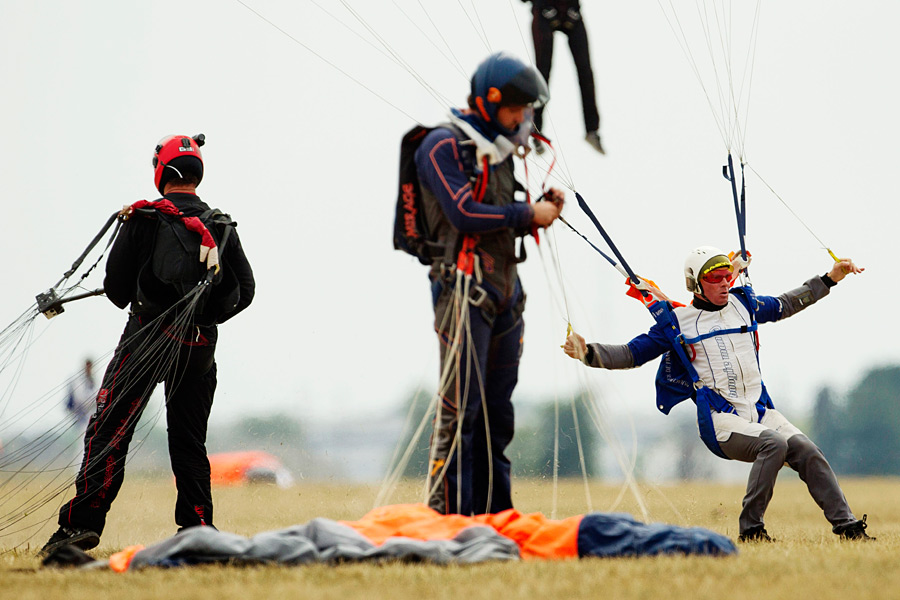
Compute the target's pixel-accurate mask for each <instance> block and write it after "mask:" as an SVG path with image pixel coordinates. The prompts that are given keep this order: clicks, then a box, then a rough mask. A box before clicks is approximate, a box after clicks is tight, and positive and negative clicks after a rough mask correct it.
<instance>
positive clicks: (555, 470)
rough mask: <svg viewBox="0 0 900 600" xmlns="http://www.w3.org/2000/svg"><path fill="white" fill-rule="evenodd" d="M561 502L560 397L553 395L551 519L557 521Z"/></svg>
mask: <svg viewBox="0 0 900 600" xmlns="http://www.w3.org/2000/svg"><path fill="white" fill-rule="evenodd" d="M558 502H559V397H558V396H557V395H556V394H554V395H553V502H552V504H551V507H550V518H551V519H555V518H556V516H557V508H558Z"/></svg>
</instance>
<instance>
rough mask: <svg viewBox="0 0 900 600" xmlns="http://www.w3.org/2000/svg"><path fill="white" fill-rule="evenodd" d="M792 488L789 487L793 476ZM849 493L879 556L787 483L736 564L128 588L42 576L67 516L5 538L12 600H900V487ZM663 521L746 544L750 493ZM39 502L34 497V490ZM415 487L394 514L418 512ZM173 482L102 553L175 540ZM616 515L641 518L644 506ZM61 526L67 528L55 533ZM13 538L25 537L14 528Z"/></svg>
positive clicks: (491, 570) (253, 528)
mask: <svg viewBox="0 0 900 600" xmlns="http://www.w3.org/2000/svg"><path fill="white" fill-rule="evenodd" d="M785 475H787V474H785ZM842 483H843V485H844V490H845V492H846V494H847V497H848V498H849V499H850V502H851V506H852V507H853V509H854V511H855V512H856V513H857V516H861V515H862V513H863V512H867V513H868V514H869V523H870V528H869V532H870V533H871V534H873V535H876V536H877V537H878V540H877V541H876V542H871V543H850V542H841V541H839V540H837V538H836V537H835V536H834V535H832V534H831V532H830V528H829V526H828V524H827V522H826V521H825V519H824V518H823V517H822V515H821V512H820V511H819V509H818V508H817V507H816V505H815V504H814V502H813V501H812V499H810V498H809V496H808V494H807V492H806V489H805V486H804V485H803V484H802V483H801V482H800V481H798V480H797V479H796V478H792V477H790V476H782V480H781V481H780V482H779V484H778V486H777V487H776V490H775V498H774V500H773V502H772V505H771V506H770V509H769V512H768V514H767V519H766V527H767V528H768V530H769V532H770V534H772V535H774V536H775V537H776V538H777V543H774V544H766V545H750V546H747V545H741V546H740V548H739V549H740V553H739V554H738V555H737V556H736V557H730V558H725V559H721V558H720V559H710V558H685V557H677V556H676V557H658V558H637V559H591V560H581V561H576V560H572V561H562V562H537V561H528V562H517V563H504V564H485V565H477V566H470V567H436V566H428V565H407V564H386V565H343V566H337V567H331V566H321V565H319V566H311V567H293V568H286V567H255V568H238V567H202V568H185V569H173V570H155V569H153V570H145V571H141V572H134V573H127V574H116V573H112V572H79V571H73V570H51V569H42V568H41V567H40V562H39V561H38V560H37V558H35V556H34V552H35V549H36V548H39V547H40V546H41V545H42V544H43V542H44V541H45V540H46V539H47V537H49V535H50V534H51V533H52V531H53V529H55V522H49V519H48V518H49V517H50V515H52V514H53V513H54V512H55V511H54V507H52V506H48V507H46V509H45V513H44V514H36V515H33V518H34V519H35V521H34V522H35V523H41V522H42V521H48V522H46V523H45V524H43V526H42V527H41V528H40V529H36V528H30V529H28V530H25V531H20V532H18V533H14V534H10V533H9V530H5V531H4V532H3V533H5V534H6V535H4V536H3V537H0V552H2V554H0V598H16V599H20V600H26V599H31V598H34V599H38V598H41V599H43V598H66V599H67V600H78V599H80V598H91V599H92V600H96V598H98V597H103V598H107V597H113V598H115V597H126V598H166V597H170V598H216V599H217V600H224V599H227V598H241V599H242V600H253V599H263V598H277V597H299V598H310V599H317V598H351V597H353V598H355V597H360V598H394V599H396V598H401V599H402V598H460V597H463V598H467V599H470V598H525V597H530V598H540V597H549V598H588V597H602V598H615V599H631V598H648V599H649V598H653V599H658V598H660V597H664V598H667V599H676V598H692V599H694V598H697V599H703V598H710V599H712V598H716V599H720V598H728V599H729V600H731V599H734V600H740V599H744V598H747V599H749V598H755V599H759V598H765V599H766V600H779V599H788V598H790V599H791V600H797V599H798V598H841V599H843V600H847V599H854V600H856V599H863V598H900V503H898V501H897V499H898V498H900V481H898V480H881V479H860V480H852V479H846V480H844V481H843V482H842ZM590 491H591V497H592V504H593V509H594V510H595V511H606V510H609V509H610V508H611V507H612V506H613V503H614V502H615V499H616V498H617V497H618V495H619V492H620V488H619V487H618V486H614V485H606V484H601V483H597V484H595V485H593V486H592V487H591V490H590ZM514 492H515V502H516V505H517V507H518V508H519V509H521V510H523V511H542V512H544V513H547V514H549V513H550V511H551V509H552V506H553V490H552V486H551V485H550V483H548V482H545V481H516V482H515V484H514ZM642 492H643V494H644V496H645V501H646V503H647V506H648V508H649V510H650V514H651V520H653V521H663V522H668V523H674V524H678V525H685V526H703V527H707V528H709V529H713V530H715V531H718V532H720V533H724V534H726V535H728V536H731V537H732V538H734V537H735V536H736V534H737V532H736V527H737V515H738V512H739V511H740V500H741V496H742V492H743V489H742V486H734V485H715V484H702V483H691V484H679V485H673V486H667V487H661V488H657V487H651V486H642ZM21 493H22V494H28V493H29V490H23V491H22V492H21ZM376 493H377V488H375V487H371V486H360V485H346V484H337V483H335V484H330V485H329V484H303V483H301V484H300V485H297V486H295V487H293V488H290V489H286V490H282V489H277V488H274V487H265V486H255V487H244V488H219V489H216V490H215V491H214V496H215V501H216V524H217V525H218V527H219V528H220V529H222V530H225V531H231V532H234V533H239V534H242V535H252V534H255V533H258V532H260V531H265V530H269V529H280V528H282V527H285V526H288V525H291V524H295V523H303V522H306V521H308V520H309V519H311V518H313V517H318V516H322V517H329V518H333V519H355V518H358V517H360V516H362V515H363V514H364V513H365V512H366V511H367V510H368V509H370V508H371V507H372V503H373V499H374V497H375V494H376ZM418 493H419V488H418V487H415V486H412V485H408V486H406V487H403V488H401V489H400V490H399V491H398V492H397V493H396V494H395V496H394V498H392V501H393V502H410V501H416V500H417V494H418ZM174 496H175V492H174V486H173V485H172V482H171V480H170V479H168V478H165V479H154V480H148V479H140V478H134V477H132V478H129V480H127V481H126V484H125V486H124V487H123V489H122V493H121V494H120V496H119V499H118V500H117V501H116V503H115V505H114V506H113V509H112V511H111V513H110V516H109V522H108V526H107V530H106V531H105V532H104V535H103V540H102V542H101V545H100V547H99V548H97V549H96V550H94V551H92V554H93V555H94V556H95V557H105V556H108V555H109V554H111V553H112V552H115V551H117V550H119V549H121V548H122V547H124V546H127V545H131V544H138V543H140V544H151V543H153V542H156V541H159V540H161V539H163V538H166V537H169V536H171V535H172V534H173V533H174V530H175V526H174V522H173V520H172V519H173V517H172V512H173V508H174V499H175V498H174ZM557 509H558V516H559V517H564V516H569V515H573V514H579V513H583V512H586V510H587V508H586V499H585V491H584V487H583V484H582V483H581V482H565V483H561V484H560V489H559V495H558V507H557ZM615 510H616V511H624V512H631V513H633V514H635V515H639V514H640V513H639V510H638V508H637V505H636V504H635V502H634V500H633V499H632V498H631V496H630V494H629V495H626V496H625V498H624V499H623V500H622V502H621V504H620V505H618V506H616V507H615ZM54 521H55V520H54ZM10 529H12V528H10Z"/></svg>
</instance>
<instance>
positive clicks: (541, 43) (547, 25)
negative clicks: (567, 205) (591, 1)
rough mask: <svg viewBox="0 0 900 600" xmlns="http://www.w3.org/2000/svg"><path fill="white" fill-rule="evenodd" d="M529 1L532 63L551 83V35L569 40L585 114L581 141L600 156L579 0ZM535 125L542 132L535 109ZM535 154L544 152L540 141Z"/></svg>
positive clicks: (591, 74) (597, 119)
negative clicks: (532, 46)
mask: <svg viewBox="0 0 900 600" xmlns="http://www.w3.org/2000/svg"><path fill="white" fill-rule="evenodd" d="M522 2H531V5H532V6H531V11H532V15H533V18H532V21H531V36H532V39H533V40H534V61H535V63H536V64H537V68H538V70H539V71H540V72H541V75H543V76H544V79H545V80H547V81H550V67H551V65H552V63H553V34H554V33H555V32H557V31H561V32H562V33H564V34H566V38H567V39H568V40H569V50H571V52H572V60H574V61H575V70H576V72H577V73H578V87H579V88H581V107H582V109H583V111H584V129H585V131H586V133H585V136H584V139H585V140H586V141H587V142H588V143H589V144H590V145H591V147H593V148H594V150H596V151H597V152H599V153H600V154H606V150H604V148H603V144H602V143H601V141H600V132H599V130H600V113H599V112H598V110H597V98H596V92H595V90H594V71H593V69H591V54H590V51H589V50H588V36H587V30H586V29H585V27H584V19H582V17H581V6H580V4H579V1H578V0H522ZM534 125H535V128H536V129H537V131H538V132H541V133H543V132H542V130H541V127H542V126H543V110H542V109H541V108H537V109H536V110H535V115H534ZM534 144H535V150H537V152H538V154H540V153H542V152H543V151H544V146H543V144H542V143H541V142H540V140H535V141H534Z"/></svg>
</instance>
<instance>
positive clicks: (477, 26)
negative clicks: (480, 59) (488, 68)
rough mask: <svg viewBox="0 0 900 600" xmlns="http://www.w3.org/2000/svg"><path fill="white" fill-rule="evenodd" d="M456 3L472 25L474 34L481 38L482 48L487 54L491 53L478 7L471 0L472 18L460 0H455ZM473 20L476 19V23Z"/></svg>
mask: <svg viewBox="0 0 900 600" xmlns="http://www.w3.org/2000/svg"><path fill="white" fill-rule="evenodd" d="M456 3H457V4H459V8H460V9H462V11H463V14H464V15H466V18H467V19H468V20H469V25H471V26H472V29H473V30H474V31H475V34H476V35H477V36H478V37H479V38H480V39H481V43H482V44H484V49H485V50H487V51H488V54H491V53H492V50H491V42H490V40H489V39H488V36H487V32H485V30H484V24H483V23H482V22H481V16H480V15H479V14H478V9H477V8H476V7H475V2H474V0H472V10H473V11H474V12H475V19H474V20H473V19H472V15H470V14H469V11H468V10H467V9H466V7H465V6H463V3H462V0H456ZM475 21H478V23H477V24H476V23H475Z"/></svg>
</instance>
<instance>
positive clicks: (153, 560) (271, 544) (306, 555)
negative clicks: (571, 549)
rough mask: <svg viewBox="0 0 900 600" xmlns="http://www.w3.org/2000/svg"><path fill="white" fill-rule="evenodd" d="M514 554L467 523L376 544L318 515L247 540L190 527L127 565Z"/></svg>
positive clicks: (460, 559) (507, 544) (445, 560)
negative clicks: (427, 536)
mask: <svg viewBox="0 0 900 600" xmlns="http://www.w3.org/2000/svg"><path fill="white" fill-rule="evenodd" d="M518 558H519V549H518V547H517V546H516V544H515V542H513V541H512V540H510V539H509V538H506V537H503V536H502V535H500V534H499V533H497V532H496V531H495V530H493V529H491V528H490V527H469V528H467V529H464V530H463V531H461V532H460V533H459V534H458V535H457V536H456V537H454V538H453V539H449V540H427V541H425V540H415V539H411V538H402V537H395V538H390V539H388V540H387V541H386V542H385V543H384V544H382V545H381V546H376V545H375V544H373V543H372V542H371V541H369V540H368V539H366V538H365V537H364V536H363V535H362V534H360V533H358V532H357V531H356V530H354V529H352V528H351V527H348V526H346V525H343V524H341V523H338V522H336V521H332V520H329V519H321V518H320V519H314V520H312V521H310V522H309V523H307V524H306V525H295V526H293V527H288V528H286V529H280V530H277V531H268V532H265V533H260V534H258V535H255V536H253V537H252V538H245V537H242V536H239V535H235V534H233V533H225V532H222V531H216V530H215V529H212V528H211V527H193V528H191V529H187V530H185V531H183V532H181V533H179V534H177V535H175V536H174V537H172V538H169V539H167V540H164V541H162V542H160V543H158V544H155V545H153V546H150V547H148V548H145V549H143V550H141V551H139V552H138V553H137V554H135V555H134V558H133V559H132V561H131V565H130V567H129V568H132V569H134V568H141V567H174V566H182V565H197V564H207V563H223V562H233V563H241V564H260V563H277V564H285V565H302V564H308V563H318V562H365V561H376V562H377V561H384V560H402V561H410V562H422V561H424V562H430V563H435V564H450V563H457V564H471V563H479V562H485V561H490V560H518Z"/></svg>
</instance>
